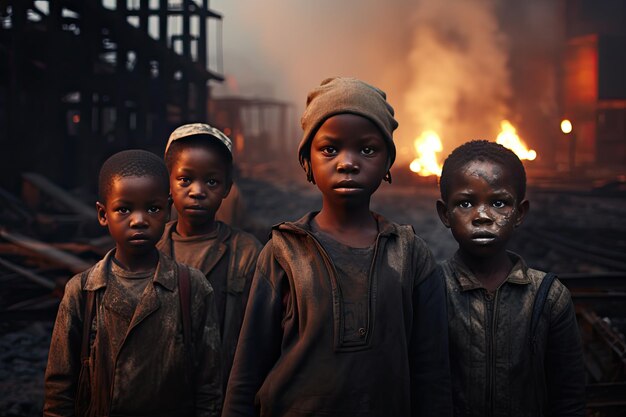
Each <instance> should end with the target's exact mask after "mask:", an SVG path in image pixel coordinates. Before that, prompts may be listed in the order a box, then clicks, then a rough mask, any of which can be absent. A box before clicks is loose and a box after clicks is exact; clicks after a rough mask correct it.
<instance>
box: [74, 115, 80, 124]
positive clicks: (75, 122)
mask: <svg viewBox="0 0 626 417" xmlns="http://www.w3.org/2000/svg"><path fill="white" fill-rule="evenodd" d="M72 122H74V124H78V123H80V114H75V115H73V116H72Z"/></svg>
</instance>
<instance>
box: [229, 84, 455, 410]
mask: <svg viewBox="0 0 626 417" xmlns="http://www.w3.org/2000/svg"><path fill="white" fill-rule="evenodd" d="M397 126H398V123H397V122H396V120H395V119H394V110H393V108H392V107H391V105H389V103H387V100H386V95H385V93H384V92H383V91H382V90H380V89H378V88H376V87H374V86H371V85H369V84H367V83H365V82H363V81H360V80H357V79H354V78H330V79H327V80H324V81H323V82H322V83H321V85H320V86H319V87H317V88H315V89H313V90H312V91H311V92H310V93H309V95H308V98H307V107H306V110H305V111H304V114H303V116H302V128H303V136H302V140H301V142H300V146H299V150H298V153H299V159H300V163H301V164H302V167H303V168H304V170H305V172H306V175H307V178H308V179H309V181H311V182H312V183H314V184H315V185H316V186H317V188H318V189H319V190H320V192H321V194H322V208H321V210H320V211H319V212H312V213H308V214H307V215H305V216H304V217H302V218H301V219H299V220H297V221H294V222H284V223H281V224H279V225H277V226H275V227H274V228H273V230H272V236H271V239H270V241H269V242H268V243H267V245H266V246H265V248H264V249H263V250H262V252H261V254H260V256H259V259H258V261H257V269H256V272H255V276H254V278H253V282H252V288H251V290H250V298H249V301H248V305H247V308H246V314H245V318H244V323H243V327H242V329H241V334H240V338H239V343H238V346H237V352H236V354H235V361H234V365H233V369H232V373H231V376H230V379H229V383H228V388H227V393H226V400H225V404H224V409H223V414H222V416H223V417H231V416H257V415H260V416H295V415H298V416H304V415H329V416H339V415H342V416H352V415H359V416H381V417H382V416H412V415H429V416H448V415H451V409H450V375H449V359H448V339H447V324H446V312H445V293H444V287H443V281H442V279H441V277H440V276H438V275H437V274H436V273H435V268H434V267H435V262H434V260H433V257H432V254H431V252H430V251H429V250H428V248H427V247H426V245H425V244H424V241H423V240H421V239H420V238H419V237H417V236H416V235H415V233H414V231H413V229H412V227H411V226H403V225H399V224H396V223H393V222H391V221H389V220H387V219H385V218H384V217H383V216H381V215H378V214H376V213H373V212H372V211H370V199H371V196H372V194H373V193H374V192H375V191H376V190H377V189H378V187H379V185H380V183H381V182H382V181H383V179H386V180H387V181H389V182H390V181H391V176H390V173H389V170H390V168H391V165H392V164H393V162H394V160H395V146H394V143H393V131H394V130H395V129H396V127H397Z"/></svg>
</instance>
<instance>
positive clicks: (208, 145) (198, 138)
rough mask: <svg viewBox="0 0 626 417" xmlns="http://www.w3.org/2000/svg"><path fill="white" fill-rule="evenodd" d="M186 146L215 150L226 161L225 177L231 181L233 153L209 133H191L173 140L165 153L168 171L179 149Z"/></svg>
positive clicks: (170, 170) (170, 169)
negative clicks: (191, 134)
mask: <svg viewBox="0 0 626 417" xmlns="http://www.w3.org/2000/svg"><path fill="white" fill-rule="evenodd" d="M207 136H208V137H207ZM207 139H209V140H207ZM186 148H205V149H208V150H209V151H215V152H216V153H217V154H218V155H220V157H221V158H222V160H223V161H224V162H225V163H226V171H227V172H226V179H227V180H228V181H232V178H233V155H232V154H231V153H230V151H229V150H228V148H227V147H226V145H224V144H223V143H222V142H220V140H219V139H217V138H215V137H214V136H211V135H193V136H187V137H185V138H182V139H178V140H175V141H173V142H172V143H171V144H170V146H169V147H168V148H167V152H166V153H165V166H166V167H167V170H168V171H169V172H172V166H173V165H174V161H175V160H176V159H177V158H178V154H179V153H180V151H181V150H183V149H186Z"/></svg>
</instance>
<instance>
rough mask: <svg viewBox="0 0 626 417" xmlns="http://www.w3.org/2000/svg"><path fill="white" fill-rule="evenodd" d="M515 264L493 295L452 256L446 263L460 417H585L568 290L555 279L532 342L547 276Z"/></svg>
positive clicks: (581, 369) (514, 258)
mask: <svg viewBox="0 0 626 417" xmlns="http://www.w3.org/2000/svg"><path fill="white" fill-rule="evenodd" d="M509 255H510V257H511V260H512V261H513V263H514V266H513V269H512V270H511V272H510V273H509V276H508V278H507V279H506V281H505V282H504V283H503V284H502V285H501V286H500V287H499V288H498V290H496V292H495V293H494V294H493V295H489V293H488V292H487V291H486V290H485V289H484V288H483V287H482V285H481V284H480V282H479V281H478V279H476V277H475V276H474V274H472V272H471V271H470V270H469V268H468V267H467V266H466V265H465V264H464V263H463V261H462V260H461V259H460V257H459V256H458V254H457V255H455V256H454V257H453V258H452V259H450V260H448V261H446V262H444V263H443V264H442V267H443V270H444V274H445V276H446V285H447V292H448V320H449V334H450V366H451V369H452V388H453V389H452V392H453V397H454V409H455V416H475V417H479V416H480V417H489V416H507V417H522V416H527V417H541V416H551V417H552V416H563V417H565V416H568V417H572V416H583V415H584V410H585V371H584V364H583V356H582V347H581V340H580V335H579V332H578V326H577V324H576V315H575V313H574V306H573V304H572V299H571V297H570V294H569V291H568V290H567V289H566V288H565V287H564V286H563V284H561V283H560V282H559V281H558V280H555V281H554V283H553V284H552V287H551V288H550V292H549V293H548V298H547V300H546V304H545V306H544V309H543V313H542V315H541V317H540V321H539V322H538V327H537V330H536V335H537V341H538V342H537V343H536V344H535V347H534V349H533V348H532V347H531V343H530V340H531V338H530V335H529V333H530V331H529V329H530V321H531V320H530V319H531V315H532V310H533V303H534V300H535V296H536V294H537V290H538V288H539V285H540V284H541V280H542V279H543V277H544V275H545V273H544V272H541V271H537V270H534V269H530V268H528V267H527V266H526V264H525V263H524V261H523V260H522V258H520V257H519V256H518V255H515V254H513V253H510V252H509Z"/></svg>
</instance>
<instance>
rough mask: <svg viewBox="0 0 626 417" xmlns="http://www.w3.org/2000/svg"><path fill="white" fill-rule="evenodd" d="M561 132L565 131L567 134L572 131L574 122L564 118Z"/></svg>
mask: <svg viewBox="0 0 626 417" xmlns="http://www.w3.org/2000/svg"><path fill="white" fill-rule="evenodd" d="M561 132H563V133H565V134H566V135H567V134H568V133H572V122H570V121H569V120H567V119H564V120H563V121H562V122H561Z"/></svg>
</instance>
